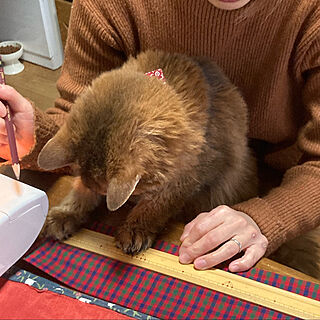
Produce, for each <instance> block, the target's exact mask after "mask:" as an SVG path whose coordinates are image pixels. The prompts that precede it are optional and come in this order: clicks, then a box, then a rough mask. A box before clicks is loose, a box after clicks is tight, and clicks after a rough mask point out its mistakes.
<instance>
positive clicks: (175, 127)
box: [38, 51, 257, 254]
mask: <svg viewBox="0 0 320 320" xmlns="http://www.w3.org/2000/svg"><path fill="white" fill-rule="evenodd" d="M158 68H161V69H162V70H163V72H164V77H165V79H166V83H164V82H163V81H161V80H159V79H157V78H155V77H148V76H146V75H145V73H146V72H149V71H152V70H155V69H158ZM246 135H247V107H246V104H245V103H244V101H243V99H242V97H241V95H240V94H239V92H238V90H237V89H236V88H235V86H234V85H232V84H231V83H230V81H229V80H228V79H227V78H226V76H225V75H224V74H223V73H222V72H221V70H220V69H219V68H218V67H217V66H216V65H215V64H214V63H213V62H211V61H209V60H207V59H202V58H201V59H200V58H191V57H187V56H185V55H180V54H167V53H164V52H159V51H146V52H144V53H141V54H140V55H139V56H138V57H137V58H130V59H129V60H128V62H127V63H125V64H124V65H123V66H122V67H121V68H119V69H115V70H112V71H109V72H105V73H103V74H101V75H100V76H99V77H98V78H97V79H95V80H94V81H93V82H92V85H91V86H89V87H88V88H87V89H86V90H85V91H84V92H83V93H82V94H81V95H80V96H79V97H78V99H77V100H76V101H75V105H74V107H73V108H72V111H71V113H70V115H69V117H68V119H67V121H66V123H65V124H64V125H63V127H61V129H60V130H59V132H58V133H57V134H56V136H55V137H54V138H52V139H51V140H50V141H48V143H47V144H46V145H45V147H44V148H43V150H42V151H41V153H40V155H39V158H38V164H39V166H40V167H41V168H43V169H46V170H54V169H57V168H61V167H64V166H76V167H78V172H79V175H80V177H79V179H78V180H77V182H76V183H75V186H74V188H73V190H71V192H70V194H69V195H67V196H66V198H65V199H64V200H63V202H62V203H61V205H59V206H58V207H54V208H52V209H51V210H50V212H49V214H48V218H47V221H46V224H45V226H44V229H43V235H46V236H52V237H55V238H58V239H63V238H66V237H68V236H69V235H70V234H72V233H73V232H74V231H76V230H77V229H78V228H79V227H80V226H81V225H83V224H84V223H85V222H86V221H87V219H88V217H89V214H90V212H91V211H92V210H93V209H94V208H95V207H96V206H97V205H98V203H99V202H100V200H101V199H102V198H103V197H106V201H107V206H108V209H109V210H112V211H114V210H117V209H118V208H119V207H121V206H122V205H123V204H124V203H125V202H126V201H127V200H128V199H129V198H131V199H133V198H134V199H135V201H136V205H135V206H134V207H133V209H132V210H131V212H130V213H129V215H128V217H127V218H126V220H125V221H124V222H123V224H122V225H121V226H120V227H119V228H118V230H117V234H116V241H117V245H118V246H119V247H120V248H121V249H122V250H123V251H124V252H126V253H129V254H135V253H138V252H139V251H141V250H145V249H147V248H148V247H150V246H151V245H152V242H153V241H154V239H155V237H156V236H157V234H158V233H159V231H161V229H162V228H163V227H164V226H165V225H166V223H167V222H168V220H169V218H170V217H172V216H173V215H175V214H188V216H190V215H193V216H195V215H197V214H198V213H200V212H201V211H205V210H206V211H207V210H210V209H212V208H214V207H216V206H218V205H221V204H227V205H231V204H234V203H236V202H239V201H242V200H245V199H248V198H250V197H252V196H254V195H256V192H257V191H256V188H257V178H256V165H255V160H254V158H253V157H252V155H251V153H250V150H249V148H248V146H247V137H246ZM133 196H134V197H133Z"/></svg>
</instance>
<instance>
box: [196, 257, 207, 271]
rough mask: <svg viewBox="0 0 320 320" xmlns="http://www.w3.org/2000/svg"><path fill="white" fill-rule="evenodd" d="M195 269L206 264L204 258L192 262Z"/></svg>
mask: <svg viewBox="0 0 320 320" xmlns="http://www.w3.org/2000/svg"><path fill="white" fill-rule="evenodd" d="M194 266H195V267H196V269H203V268H205V267H206V266H207V262H206V260H204V259H199V260H196V261H195V262H194Z"/></svg>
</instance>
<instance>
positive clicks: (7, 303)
mask: <svg viewBox="0 0 320 320" xmlns="http://www.w3.org/2000/svg"><path fill="white" fill-rule="evenodd" d="M0 319H132V318H130V317H127V316H125V315H123V314H120V313H118V312H115V311H112V310H109V309H105V308H102V307H99V306H96V305H92V304H88V303H84V302H81V301H79V300H77V299H73V298H70V297H67V296H63V295H60V294H57V293H54V292H51V291H47V290H37V289H36V288H33V287H30V286H28V285H26V284H23V283H18V282H14V281H10V280H6V279H4V278H0Z"/></svg>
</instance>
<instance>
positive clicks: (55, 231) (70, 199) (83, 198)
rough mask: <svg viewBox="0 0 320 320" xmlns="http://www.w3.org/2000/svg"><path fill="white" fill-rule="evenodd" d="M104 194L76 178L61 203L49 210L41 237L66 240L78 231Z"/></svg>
mask: <svg viewBox="0 0 320 320" xmlns="http://www.w3.org/2000/svg"><path fill="white" fill-rule="evenodd" d="M101 198H102V196H101V195H98V194H96V193H94V192H93V191H91V190H90V189H88V188H86V187H85V186H84V185H83V184H82V182H81V179H80V178H75V181H74V184H73V188H72V189H71V191H70V193H69V194H68V195H67V196H66V197H65V198H64V199H63V200H62V202H61V204H59V205H58V206H56V207H53V208H51V209H50V210H49V212H48V216H47V219H46V221H45V224H44V226H43V228H42V230H41V233H40V237H51V238H54V239H58V240H64V239H66V238H68V237H70V236H71V235H72V234H73V233H74V232H76V231H77V230H78V229H79V228H80V227H81V226H82V225H83V224H84V223H85V222H86V221H88V218H89V214H90V213H91V212H92V210H94V209H95V208H96V207H97V206H98V204H99V202H100V200H101Z"/></svg>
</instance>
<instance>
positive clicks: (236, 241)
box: [230, 238, 242, 253]
mask: <svg viewBox="0 0 320 320" xmlns="http://www.w3.org/2000/svg"><path fill="white" fill-rule="evenodd" d="M230 241H233V242H234V243H236V244H237V245H238V247H239V252H240V251H241V250H242V245H241V243H240V242H239V241H238V240H237V239H235V238H232V239H230ZM239 252H238V253H239Z"/></svg>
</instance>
